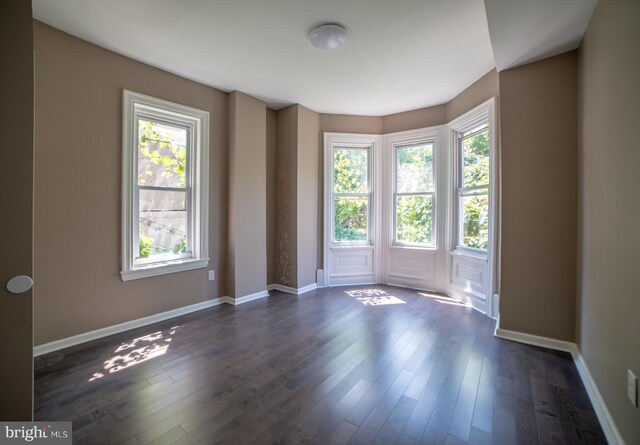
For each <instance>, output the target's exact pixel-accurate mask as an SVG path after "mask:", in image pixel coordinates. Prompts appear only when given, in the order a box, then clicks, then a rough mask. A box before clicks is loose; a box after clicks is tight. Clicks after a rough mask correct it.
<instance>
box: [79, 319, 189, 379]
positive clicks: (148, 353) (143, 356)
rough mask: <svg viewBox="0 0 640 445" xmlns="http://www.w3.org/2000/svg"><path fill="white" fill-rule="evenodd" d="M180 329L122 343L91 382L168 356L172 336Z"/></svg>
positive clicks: (173, 328)
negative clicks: (153, 359) (162, 356)
mask: <svg viewBox="0 0 640 445" xmlns="http://www.w3.org/2000/svg"><path fill="white" fill-rule="evenodd" d="M178 327H179V326H174V327H172V328H171V329H167V330H164V331H158V332H154V333H152V334H149V335H145V336H143V337H138V338H134V339H133V340H131V341H129V342H125V343H122V344H121V345H120V346H118V348H117V349H116V350H115V351H114V352H115V354H116V355H114V356H113V357H111V358H110V359H109V360H107V361H105V362H104V369H103V370H102V372H95V373H93V375H92V376H91V378H90V379H89V381H90V382H92V381H94V380H97V379H101V378H103V377H104V376H105V374H113V373H115V372H118V371H122V370H123V369H127V368H130V367H132V366H135V365H138V364H140V363H142V362H146V361H147V360H151V359H152V358H156V357H160V356H161V355H164V354H166V352H167V350H168V349H169V346H170V345H171V340H172V338H171V336H172V335H173V334H175V333H176V329H178Z"/></svg>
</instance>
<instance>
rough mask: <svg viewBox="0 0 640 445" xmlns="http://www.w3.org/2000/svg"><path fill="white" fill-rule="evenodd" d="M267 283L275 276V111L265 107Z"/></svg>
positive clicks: (271, 281) (273, 279)
mask: <svg viewBox="0 0 640 445" xmlns="http://www.w3.org/2000/svg"><path fill="white" fill-rule="evenodd" d="M266 149H267V164H266V166H267V178H266V180H267V187H266V188H267V284H273V283H275V277H276V261H275V258H276V112H275V111H274V110H272V109H270V108H267V146H266Z"/></svg>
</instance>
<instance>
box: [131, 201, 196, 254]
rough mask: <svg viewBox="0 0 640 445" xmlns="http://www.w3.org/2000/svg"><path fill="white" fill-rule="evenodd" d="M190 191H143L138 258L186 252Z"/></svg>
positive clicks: (140, 209) (140, 208)
mask: <svg viewBox="0 0 640 445" xmlns="http://www.w3.org/2000/svg"><path fill="white" fill-rule="evenodd" d="M186 203H187V192H170V191H162V190H140V207H139V212H140V215H139V216H140V244H139V257H140V258H146V257H152V256H153V255H164V254H171V253H184V252H186V251H187V206H186Z"/></svg>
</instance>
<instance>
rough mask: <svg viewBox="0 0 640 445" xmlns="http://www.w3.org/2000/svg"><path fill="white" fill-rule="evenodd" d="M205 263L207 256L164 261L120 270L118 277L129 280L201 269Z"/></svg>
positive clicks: (207, 259)
mask: <svg viewBox="0 0 640 445" xmlns="http://www.w3.org/2000/svg"><path fill="white" fill-rule="evenodd" d="M207 265H209V258H202V259H188V260H177V261H166V262H162V263H155V264H149V265H145V266H140V267H136V268H135V269H130V270H123V271H122V272H120V277H121V278H122V281H131V280H138V279H140V278H147V277H155V276H158V275H166V274H170V273H175V272H182V271H185V270H193V269H201V268H203V267H207Z"/></svg>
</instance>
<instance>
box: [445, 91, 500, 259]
mask: <svg viewBox="0 0 640 445" xmlns="http://www.w3.org/2000/svg"><path fill="white" fill-rule="evenodd" d="M485 122H486V123H488V124H489V184H488V185H487V186H486V188H487V190H488V193H487V194H488V196H489V245H488V246H487V249H486V250H485V249H478V248H474V247H468V246H465V245H462V244H461V243H460V234H461V233H462V232H461V230H462V228H461V222H460V208H459V207H460V196H459V189H460V180H461V179H460V178H461V175H462V164H461V162H462V159H461V153H460V146H459V141H458V137H457V135H458V134H459V133H464V132H466V131H469V130H472V129H474V128H475V127H477V126H478V125H480V124H482V123H485ZM449 131H450V134H451V147H452V150H451V151H452V157H453V159H452V162H451V166H452V168H453V173H452V176H453V183H452V192H453V193H452V195H451V204H452V205H451V211H452V215H451V221H452V223H453V224H452V239H451V246H452V254H454V255H458V254H461V255H467V256H472V257H475V258H479V259H487V258H488V256H489V251H491V250H492V243H493V242H494V241H495V233H494V228H495V221H496V207H497V205H496V204H497V200H496V198H497V196H496V189H497V187H496V186H495V184H497V180H496V177H495V176H494V175H496V174H497V170H496V165H497V164H496V149H495V145H496V144H495V127H494V99H490V100H488V101H486V102H485V103H483V104H480V105H479V106H477V107H476V108H474V109H472V110H470V111H468V112H467V113H465V114H464V115H462V116H460V117H459V118H457V119H455V120H453V121H451V122H450V123H449ZM481 188H485V186H482V187H481Z"/></svg>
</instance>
